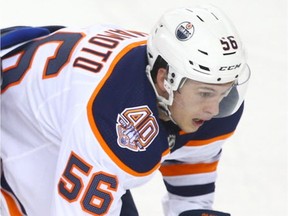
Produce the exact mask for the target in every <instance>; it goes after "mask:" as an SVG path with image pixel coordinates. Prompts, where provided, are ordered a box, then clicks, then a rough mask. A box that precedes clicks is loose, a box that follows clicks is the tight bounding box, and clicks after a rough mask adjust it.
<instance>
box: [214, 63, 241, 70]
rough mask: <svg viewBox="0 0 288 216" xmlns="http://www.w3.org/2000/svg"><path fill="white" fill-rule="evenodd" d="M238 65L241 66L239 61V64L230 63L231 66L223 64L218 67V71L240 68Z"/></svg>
mask: <svg viewBox="0 0 288 216" xmlns="http://www.w3.org/2000/svg"><path fill="white" fill-rule="evenodd" d="M240 66H241V63H240V64H236V65H231V66H223V67H220V68H219V70H220V71H229V70H235V69H237V68H240Z"/></svg>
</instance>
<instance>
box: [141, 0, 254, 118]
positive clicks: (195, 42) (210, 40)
mask: <svg viewBox="0 0 288 216" xmlns="http://www.w3.org/2000/svg"><path fill="white" fill-rule="evenodd" d="M147 49H148V50H147V54H148V61H149V65H148V66H147V76H148V78H149V80H150V82H151V83H152V85H153V87H154V90H155V92H156V95H157V97H158V100H159V103H160V104H161V105H162V107H164V108H165V109H166V111H168V112H169V108H168V106H169V105H172V102H173V97H174V96H173V91H176V90H178V89H179V88H181V87H182V86H183V83H184V82H183V81H185V80H186V79H187V78H188V79H192V80H195V81H199V82H203V83H209V84H223V83H228V82H234V83H235V85H234V88H233V89H232V90H231V94H228V96H227V97H226V98H224V99H223V100H222V102H221V104H222V105H221V104H220V114H219V117H223V116H228V115H231V114H233V113H234V112H235V111H237V110H238V108H239V107H240V105H241V104H242V102H243V100H244V98H243V97H244V93H245V91H246V86H247V83H248V80H249V78H250V69H249V67H248V65H247V63H246V57H245V52H244V48H243V45H242V43H241V41H240V38H239V36H238V33H237V31H236V29H235V28H234V26H233V24H232V23H231V22H230V20H229V19H228V18H227V17H226V16H225V15H224V13H223V12H222V11H220V10H219V9H218V8H215V7H214V6H210V5H209V6H202V7H198V8H178V9H174V10H171V11H168V12H166V13H164V14H163V16H162V17H161V18H160V20H159V21H158V23H157V24H156V25H155V27H154V28H153V29H152V32H151V34H150V36H149V38H148V41H147ZM159 56H161V57H162V58H163V59H164V60H165V61H166V62H167V64H168V66H167V69H168V77H167V80H166V81H165V88H166V90H167V92H168V93H169V98H168V99H165V98H164V97H162V96H160V95H158V93H157V91H156V88H155V86H154V82H153V80H152V77H151V70H152V69H153V66H154V64H155V61H156V59H157V58H158V57H159ZM231 97H232V98H231Z"/></svg>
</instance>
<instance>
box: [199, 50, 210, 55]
mask: <svg viewBox="0 0 288 216" xmlns="http://www.w3.org/2000/svg"><path fill="white" fill-rule="evenodd" d="M198 51H199V52H200V53H202V54H204V55H208V53H207V52H205V51H203V50H199V49H198Z"/></svg>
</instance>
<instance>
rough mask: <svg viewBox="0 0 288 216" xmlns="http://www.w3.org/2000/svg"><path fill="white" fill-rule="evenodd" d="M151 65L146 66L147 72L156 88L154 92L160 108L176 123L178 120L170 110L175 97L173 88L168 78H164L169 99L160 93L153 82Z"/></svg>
mask: <svg viewBox="0 0 288 216" xmlns="http://www.w3.org/2000/svg"><path fill="white" fill-rule="evenodd" d="M150 71H151V67H150V65H147V66H146V74H147V77H148V79H149V81H150V83H151V85H152V87H153V89H154V92H155V94H156V97H157V99H158V104H159V106H160V109H161V110H162V111H163V112H164V113H165V115H166V116H167V117H168V118H169V119H170V120H171V121H172V122H173V123H174V124H176V122H175V121H174V119H173V118H172V116H171V111H170V110H169V106H171V105H172V103H173V99H174V93H173V90H172V87H171V84H170V83H169V82H168V81H167V80H164V88H165V90H166V91H167V92H168V95H169V96H168V99H166V98H165V97H163V96H161V95H159V93H158V91H157V89H156V87H155V84H154V82H153V79H152V77H151V73H150Z"/></svg>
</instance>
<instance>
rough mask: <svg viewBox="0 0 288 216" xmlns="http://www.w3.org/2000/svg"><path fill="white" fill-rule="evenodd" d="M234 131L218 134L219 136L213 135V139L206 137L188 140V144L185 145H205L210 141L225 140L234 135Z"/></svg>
mask: <svg viewBox="0 0 288 216" xmlns="http://www.w3.org/2000/svg"><path fill="white" fill-rule="evenodd" d="M233 133H234V131H233V132H230V133H228V134H224V135H221V136H217V137H213V138H211V139H206V140H190V141H189V142H187V144H185V146H203V145H208V144H210V143H213V142H216V141H219V140H225V139H227V138H229V137H230V136H232V134H233Z"/></svg>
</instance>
